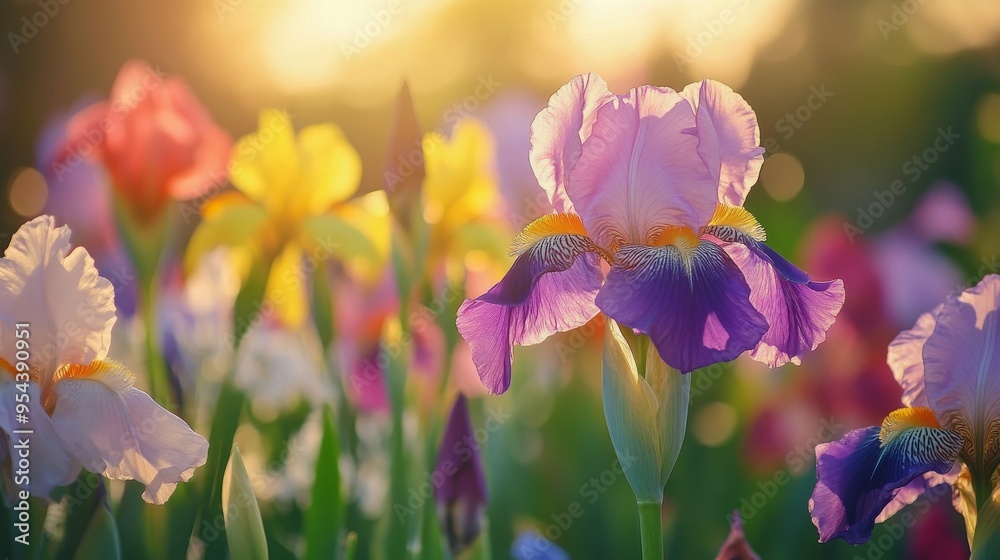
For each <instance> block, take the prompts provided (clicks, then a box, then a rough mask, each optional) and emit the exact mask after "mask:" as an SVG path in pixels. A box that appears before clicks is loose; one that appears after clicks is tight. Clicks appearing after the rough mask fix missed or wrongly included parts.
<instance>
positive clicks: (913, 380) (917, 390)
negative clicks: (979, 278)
mask: <svg viewBox="0 0 1000 560" xmlns="http://www.w3.org/2000/svg"><path fill="white" fill-rule="evenodd" d="M943 307H944V304H941V305H938V306H937V307H936V308H934V310H933V311H929V312H927V313H924V314H923V315H921V316H920V317H918V318H917V323H916V324H915V325H913V328H912V329H909V330H905V331H902V332H901V333H899V334H898V335H896V338H894V339H892V342H890V343H889V355H888V358H887V361H888V363H889V367H890V368H892V375H893V377H895V378H896V382H897V383H899V386H900V387H902V388H903V396H902V398H901V400H902V401H903V404H904V405H906V406H928V407H929V406H930V403H929V402H927V393H926V391H925V389H924V343H925V342H927V337H929V336H930V335H931V333H933V332H934V325H936V324H937V316H938V313H940V312H941V309H942V308H943Z"/></svg>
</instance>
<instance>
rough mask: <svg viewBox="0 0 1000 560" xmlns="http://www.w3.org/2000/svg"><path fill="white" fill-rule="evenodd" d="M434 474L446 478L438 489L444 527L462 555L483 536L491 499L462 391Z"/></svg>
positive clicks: (455, 550)
mask: <svg viewBox="0 0 1000 560" xmlns="http://www.w3.org/2000/svg"><path fill="white" fill-rule="evenodd" d="M434 473H435V476H438V475H440V476H442V477H443V480H444V482H443V483H441V485H440V486H436V487H435V490H434V499H435V501H436V502H437V504H438V514H439V516H440V517H441V527H442V528H443V529H444V532H445V534H446V536H447V537H448V545H449V547H450V548H451V551H452V554H453V555H455V556H459V553H460V552H461V551H463V550H465V549H466V548H467V547H469V546H470V545H471V544H472V542H473V541H475V540H476V537H478V536H479V533H480V531H481V529H482V521H483V515H484V511H485V509H486V502H487V499H488V497H487V490H486V476H485V475H484V474H483V465H482V460H481V459H480V458H479V445H478V443H476V440H475V438H474V432H473V430H472V420H470V418H469V403H468V401H467V400H466V398H465V395H462V394H461V393H459V395H458V398H457V399H456V400H455V405H454V406H453V407H452V409H451V416H449V417H448V425H447V426H446V427H445V429H444V437H443V438H442V440H441V449H440V450H439V452H438V458H437V466H436V468H435V469H434Z"/></svg>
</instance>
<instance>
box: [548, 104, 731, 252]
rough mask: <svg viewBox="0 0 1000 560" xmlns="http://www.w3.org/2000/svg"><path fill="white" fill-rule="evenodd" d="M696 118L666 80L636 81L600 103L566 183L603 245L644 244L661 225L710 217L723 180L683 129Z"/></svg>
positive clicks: (695, 225) (690, 224) (696, 224)
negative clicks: (661, 82)
mask: <svg viewBox="0 0 1000 560" xmlns="http://www.w3.org/2000/svg"><path fill="white" fill-rule="evenodd" d="M694 126H695V117H694V113H693V112H692V111H691V107H690V105H688V103H687V101H685V100H684V98H683V97H681V96H680V94H678V93H677V92H675V91H673V90H671V89H668V88H657V87H652V86H643V87H640V88H636V89H633V90H632V91H630V92H629V93H628V94H627V95H624V96H622V97H621V98H619V99H618V100H616V101H615V102H613V103H606V104H604V105H603V106H602V107H601V108H600V109H599V110H598V112H597V120H596V121H595V122H594V128H593V130H592V131H591V134H590V138H588V139H587V140H586V142H584V143H583V153H582V154H581V155H580V160H579V161H578V162H577V164H576V167H574V168H573V170H572V171H571V172H570V177H569V181H568V183H567V193H568V194H569V196H570V198H572V199H573V204H574V206H575V207H576V212H577V213H578V214H579V215H580V217H581V218H583V223H584V224H585V225H586V226H587V231H589V232H590V233H591V237H592V238H593V239H594V241H595V242H597V244H598V245H600V246H601V247H605V248H608V249H614V248H616V247H617V246H618V245H622V244H631V245H644V244H649V243H650V237H651V236H652V235H653V234H655V233H656V232H658V231H659V230H661V229H662V228H663V227H664V226H682V227H687V228H690V229H692V230H695V231H697V230H698V229H699V228H701V227H702V226H704V225H706V224H707V223H708V221H709V220H710V219H711V217H712V215H713V213H714V212H715V206H716V202H717V198H718V196H717V194H716V193H717V191H718V183H717V182H716V181H715V179H713V177H712V174H711V173H710V172H709V170H708V167H706V165H705V162H703V161H702V159H701V157H699V156H698V141H697V139H696V138H695V137H694V136H691V135H690V134H685V133H684V131H685V130H688V129H690V128H692V127H694Z"/></svg>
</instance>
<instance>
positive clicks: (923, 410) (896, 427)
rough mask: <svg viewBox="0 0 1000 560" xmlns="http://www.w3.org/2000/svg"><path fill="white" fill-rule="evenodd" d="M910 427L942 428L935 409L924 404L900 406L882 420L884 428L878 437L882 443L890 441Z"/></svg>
mask: <svg viewBox="0 0 1000 560" xmlns="http://www.w3.org/2000/svg"><path fill="white" fill-rule="evenodd" d="M909 428H938V429H940V428H941V425H940V424H939V423H938V420H937V417H936V416H935V415H934V411H933V410H931V409H929V408H927V407H923V406H915V407H913V408H900V409H898V410H894V411H892V412H890V413H889V415H888V416H886V417H885V420H883V421H882V429H880V430H879V432H878V439H879V441H881V442H882V445H883V446H884V445H885V444H887V443H889V442H890V441H892V439H893V438H895V437H896V436H898V435H899V434H900V433H902V432H903V431H904V430H907V429H909Z"/></svg>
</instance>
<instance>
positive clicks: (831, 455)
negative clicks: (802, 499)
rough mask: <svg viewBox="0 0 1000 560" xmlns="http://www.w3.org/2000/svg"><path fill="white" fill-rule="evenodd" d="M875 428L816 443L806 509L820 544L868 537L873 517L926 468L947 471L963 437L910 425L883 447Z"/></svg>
mask: <svg viewBox="0 0 1000 560" xmlns="http://www.w3.org/2000/svg"><path fill="white" fill-rule="evenodd" d="M880 429H881V428H880V427H879V426H871V427H868V428H861V429H858V430H853V431H851V432H848V433H847V435H845V436H844V437H843V438H841V439H840V440H839V441H835V442H832V443H825V444H820V445H817V446H816V476H817V482H816V487H815V488H814V489H813V493H812V496H811V497H810V499H809V513H810V515H811V516H812V521H813V524H814V525H815V526H816V528H817V529H818V530H819V540H820V542H826V541H829V540H831V539H837V538H840V539H844V540H845V541H847V542H848V543H850V544H853V545H857V544H861V543H863V542H865V541H867V540H868V539H869V538H871V533H872V529H873V528H874V526H875V520H876V519H877V518H878V517H879V516H880V514H881V513H882V511H883V510H885V508H886V507H887V506H888V505H889V504H890V502H891V501H892V500H893V498H894V497H896V495H897V493H898V492H900V489H902V488H904V487H906V486H907V485H909V484H910V483H911V482H912V481H913V480H914V479H916V478H917V477H920V476H922V475H923V474H924V473H927V472H931V471H933V472H937V473H940V474H943V473H947V472H949V471H951V469H952V468H953V466H954V464H955V460H956V458H957V457H958V452H959V450H960V449H961V447H962V443H963V441H964V440H963V438H962V436H960V435H958V434H957V433H955V432H952V431H949V430H943V429H940V428H929V427H911V428H907V429H905V430H902V431H900V432H899V433H898V434H896V435H895V437H892V438H891V439H889V440H888V441H887V442H886V443H885V444H884V445H883V444H882V442H881V440H880V439H879V431H880Z"/></svg>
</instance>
